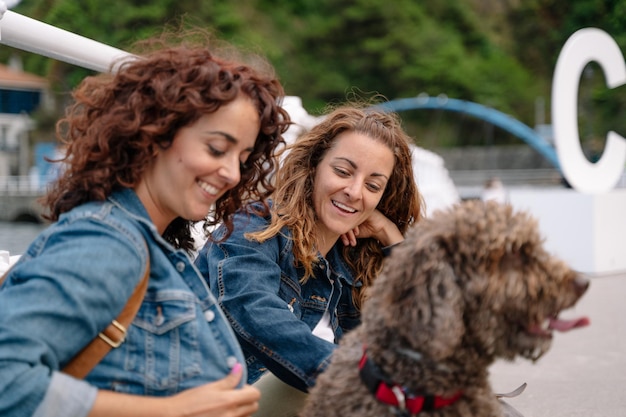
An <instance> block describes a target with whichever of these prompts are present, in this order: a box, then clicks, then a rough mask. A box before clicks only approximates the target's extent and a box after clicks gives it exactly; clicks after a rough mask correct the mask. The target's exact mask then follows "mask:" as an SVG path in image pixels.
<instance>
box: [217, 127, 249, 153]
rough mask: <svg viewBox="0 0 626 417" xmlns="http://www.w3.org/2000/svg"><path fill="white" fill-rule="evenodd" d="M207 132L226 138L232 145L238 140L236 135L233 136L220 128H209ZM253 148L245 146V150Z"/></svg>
mask: <svg viewBox="0 0 626 417" xmlns="http://www.w3.org/2000/svg"><path fill="white" fill-rule="evenodd" d="M207 133H209V134H212V135H219V136H223V137H224V139H226V140H227V141H228V142H230V143H232V144H233V145H236V144H238V143H239V141H238V140H237V138H236V137H234V136H233V135H231V134H230V133H226V132H222V131H221V130H209V131H207ZM253 150H254V148H246V149H245V151H246V152H252V151H253Z"/></svg>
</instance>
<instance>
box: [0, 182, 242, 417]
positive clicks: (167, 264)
mask: <svg viewBox="0 0 626 417" xmlns="http://www.w3.org/2000/svg"><path fill="white" fill-rule="evenodd" d="M148 253H149V259H150V281H149V284H148V289H147V292H146V296H145V299H144V301H143V303H142V305H141V307H140V310H139V312H138V314H137V316H136V317H135V319H134V322H133V324H132V325H131V326H130V328H129V329H128V334H127V337H126V341H125V342H124V343H123V344H122V345H121V346H120V347H119V348H117V349H112V350H111V352H110V353H108V355H107V356H106V357H105V358H104V359H103V360H102V361H101V362H100V363H99V364H98V365H97V366H96V367H95V368H94V369H93V370H92V371H91V372H90V373H89V375H87V377H86V378H85V379H84V380H77V379H75V378H73V377H70V376H68V375H66V374H63V373H61V372H60V371H59V369H62V368H63V367H64V366H65V365H66V364H67V363H68V362H69V361H70V359H72V358H73V357H74V356H75V355H76V354H77V353H78V352H79V351H80V350H81V349H82V348H83V347H84V346H85V345H87V344H88V343H89V342H90V341H91V340H92V339H93V338H94V337H96V336H97V334H98V333H99V332H100V331H102V330H103V329H104V328H105V327H106V326H107V325H108V324H109V323H110V322H111V320H112V319H114V318H116V317H117V315H118V314H119V313H120V311H121V310H122V309H123V307H124V306H125V304H126V302H127V301H128V298H129V297H130V295H131V293H132V292H133V290H134V288H135V286H136V285H137V283H138V282H139V279H140V278H141V276H142V275H143V272H144V269H145V267H146V261H147V259H148ZM243 361H244V357H243V354H242V352H241V349H240V347H239V345H238V343H237V340H236V337H235V335H234V333H233V331H232V329H231V328H230V326H229V324H228V321H227V320H226V318H225V316H224V314H223V312H222V311H221V310H220V308H219V307H218V305H217V303H216V300H215V298H214V297H213V295H212V294H211V293H210V292H209V290H208V288H207V286H206V283H205V281H204V280H203V279H202V278H201V276H200V275H199V274H198V271H197V270H196V268H195V267H194V266H193V263H192V261H191V260H190V258H189V257H188V256H187V255H186V254H185V253H184V252H183V251H181V250H175V249H174V248H173V247H172V246H171V245H170V244H168V243H167V242H166V241H165V240H164V239H163V238H162V237H161V236H160V235H159V233H158V232H157V230H156V228H155V227H154V225H153V224H152V223H151V222H150V220H149V217H148V214H147V212H146V211H145V209H144V207H143V205H142V204H141V202H140V200H139V199H138V197H137V195H136V194H135V193H134V192H133V191H132V190H130V189H125V190H122V191H119V192H116V193H114V194H113V195H112V196H111V197H110V198H108V199H107V201H104V202H92V203H87V204H84V205H81V206H79V207H77V208H75V209H74V210H71V211H70V212H68V213H66V214H64V215H62V216H61V218H60V219H59V221H58V222H56V223H54V224H52V225H51V226H50V227H48V228H47V229H46V230H44V231H43V232H42V233H41V234H40V235H39V236H38V237H37V238H36V239H35V240H34V241H33V243H32V244H31V245H30V246H29V247H28V249H27V250H26V252H25V253H24V254H23V255H22V256H21V257H20V259H19V261H18V262H17V263H16V264H15V265H14V267H13V269H12V270H11V271H10V273H9V275H8V277H7V279H6V281H5V283H4V285H3V286H2V288H1V290H0V415H1V416H3V417H18V416H19V417H25V416H31V415H34V416H64V417H74V416H76V417H83V416H86V415H87V413H88V412H89V410H90V409H91V407H92V406H93V402H94V400H95V396H96V393H97V388H100V389H106V390H112V391H118V392H124V393H131V394H142V395H151V396H166V395H172V394H174V393H177V392H179V391H182V390H185V389H187V388H191V387H195V386H198V385H201V384H204V383H207V382H211V381H215V380H217V379H219V378H223V377H224V376H226V375H227V374H228V373H229V372H230V369H231V367H232V366H233V365H234V364H235V363H236V362H239V363H242V364H243V363H244V362H243ZM244 378H245V376H244ZM244 381H245V379H244Z"/></svg>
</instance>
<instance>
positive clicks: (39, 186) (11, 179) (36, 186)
mask: <svg viewBox="0 0 626 417" xmlns="http://www.w3.org/2000/svg"><path fill="white" fill-rule="evenodd" d="M52 179H53V178H46V177H43V178H42V177H39V176H33V175H23V176H17V175H16V176H0V197H2V196H15V195H20V196H22V195H39V194H42V193H43V192H44V191H45V187H46V184H48V182H49V181H50V180H52Z"/></svg>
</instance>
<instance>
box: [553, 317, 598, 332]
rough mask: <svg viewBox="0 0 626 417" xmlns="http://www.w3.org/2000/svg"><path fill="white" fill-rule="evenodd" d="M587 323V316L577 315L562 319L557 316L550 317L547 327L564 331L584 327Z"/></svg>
mask: <svg viewBox="0 0 626 417" xmlns="http://www.w3.org/2000/svg"><path fill="white" fill-rule="evenodd" d="M587 325H589V319H588V318H587V317H579V318H577V319H571V320H563V319H559V318H558V317H557V318H553V319H550V325H549V326H548V328H550V329H552V330H557V331H559V332H566V331H568V330H572V329H576V328H578V327H584V326H587Z"/></svg>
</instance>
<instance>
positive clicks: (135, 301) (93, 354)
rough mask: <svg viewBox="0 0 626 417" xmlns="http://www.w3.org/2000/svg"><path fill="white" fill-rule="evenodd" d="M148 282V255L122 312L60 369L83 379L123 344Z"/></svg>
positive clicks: (1, 279)
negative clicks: (141, 275)
mask: <svg viewBox="0 0 626 417" xmlns="http://www.w3.org/2000/svg"><path fill="white" fill-rule="evenodd" d="M8 273H9V271H7V272H5V274H4V275H3V276H2V278H0V285H2V283H3V282H4V279H5V278H6V276H7V274H8ZM149 280H150V254H148V259H147V263H146V271H145V273H144V275H143V277H142V278H141V281H139V284H137V286H136V287H135V290H134V291H133V293H132V295H131V296H130V298H129V299H128V302H127V303H126V305H125V306H124V309H123V310H122V312H121V313H120V314H119V316H117V318H116V319H115V320H113V321H112V322H111V323H110V324H109V326H108V327H107V328H106V329H105V330H104V331H103V332H101V333H100V334H98V337H96V338H95V339H93V340H92V341H91V343H89V344H88V345H87V346H85V347H84V348H83V350H81V351H80V352H78V353H77V354H76V356H74V358H73V359H72V360H71V361H70V362H69V363H68V364H67V365H66V366H65V367H64V368H63V369H62V371H63V372H64V373H66V374H68V375H71V376H73V377H76V378H80V379H82V378H84V377H86V376H87V374H88V373H89V372H90V371H91V370H92V369H93V367H94V366H96V365H97V364H98V362H100V361H101V360H102V358H104V357H105V356H106V354H107V353H109V351H110V350H111V349H113V348H117V347H119V346H120V345H121V344H122V343H124V339H125V338H126V329H128V326H130V324H131V323H132V322H133V320H134V318H135V316H136V315H137V312H138V311H139V307H140V306H141V302H142V301H143V298H144V296H145V294H146V290H147V289H148V281H149Z"/></svg>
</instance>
